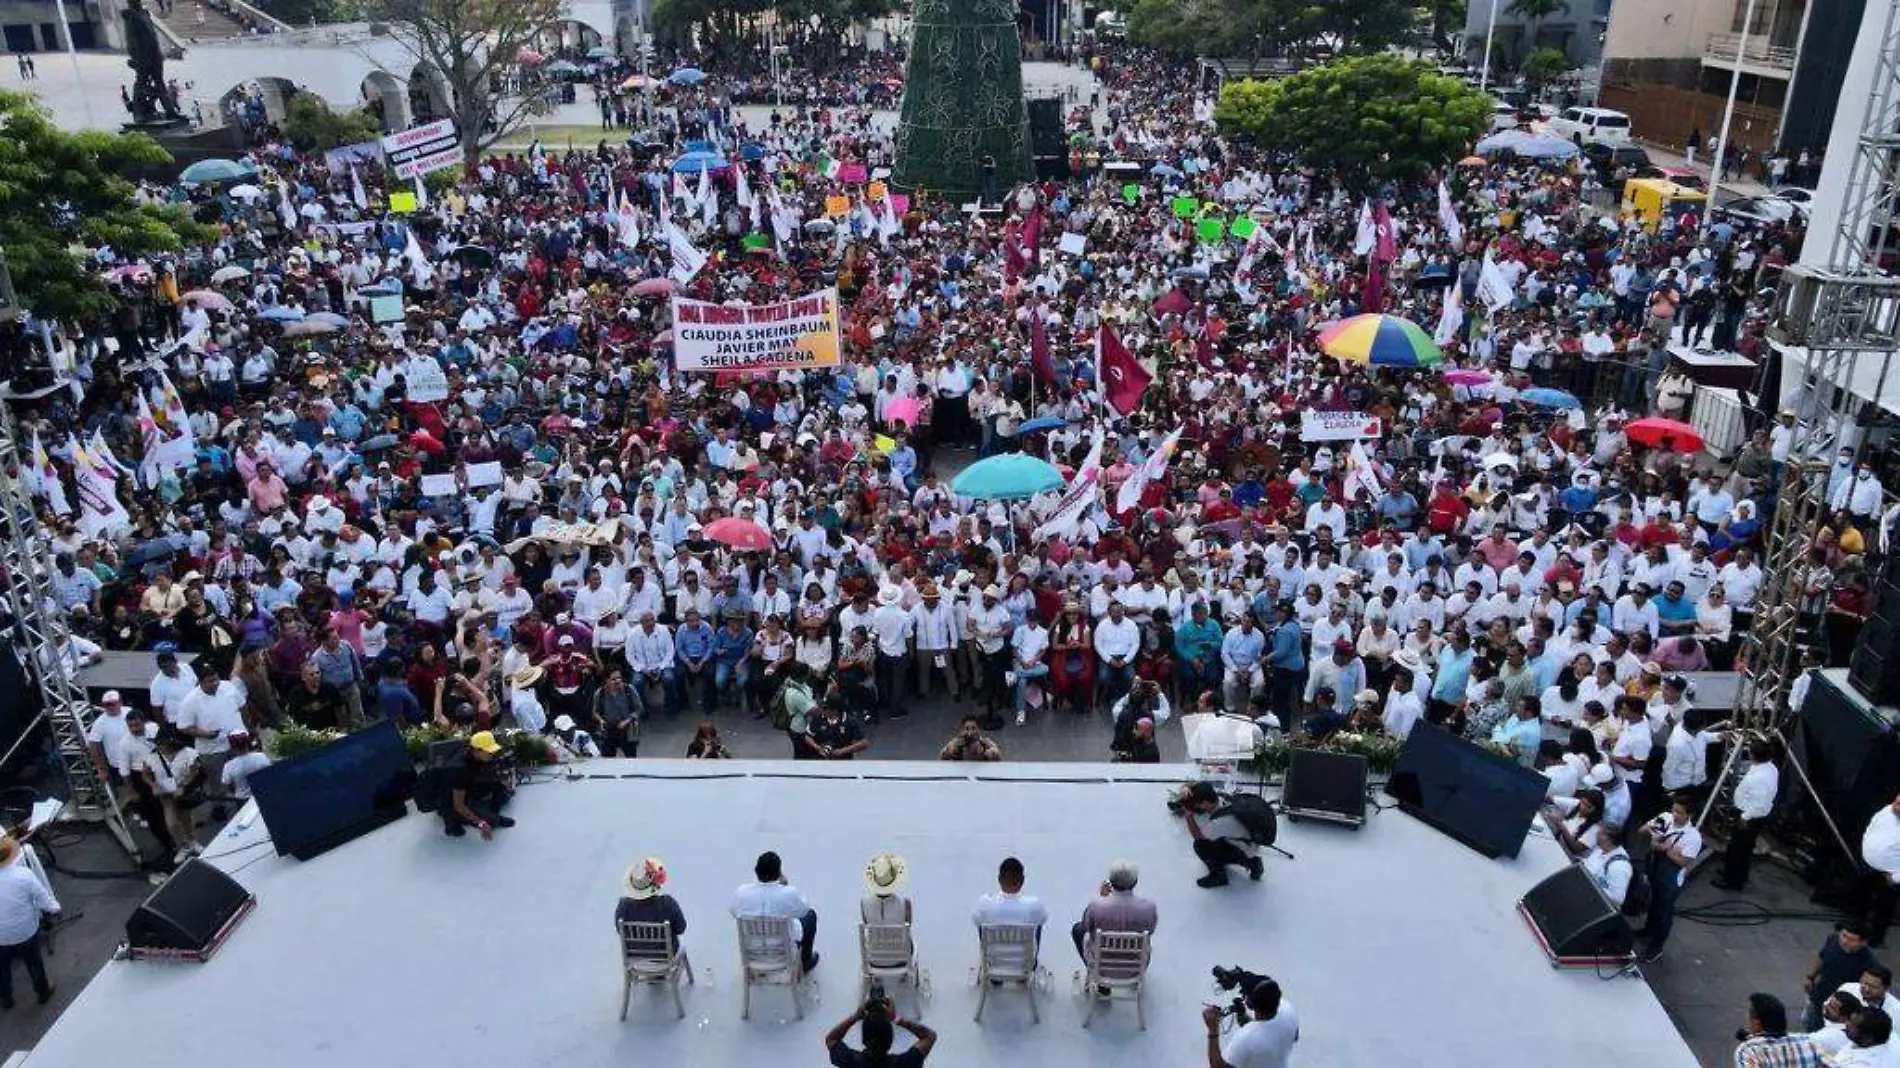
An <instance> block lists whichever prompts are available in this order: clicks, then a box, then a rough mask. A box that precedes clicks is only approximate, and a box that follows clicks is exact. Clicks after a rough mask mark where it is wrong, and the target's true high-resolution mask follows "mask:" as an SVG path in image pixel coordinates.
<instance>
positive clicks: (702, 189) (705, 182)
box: [693, 167, 713, 211]
mask: <svg viewBox="0 0 1900 1068" xmlns="http://www.w3.org/2000/svg"><path fill="white" fill-rule="evenodd" d="M712 199H713V187H712V168H711V167H701V168H700V169H699V191H698V192H696V193H694V194H693V203H694V204H697V205H699V207H700V210H702V211H703V210H705V207H706V202H707V201H709V200H712Z"/></svg>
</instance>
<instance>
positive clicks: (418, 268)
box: [402, 226, 435, 280]
mask: <svg viewBox="0 0 1900 1068" xmlns="http://www.w3.org/2000/svg"><path fill="white" fill-rule="evenodd" d="M402 258H403V259H404V260H405V261H406V262H407V263H408V264H409V270H410V273H412V274H414V275H415V276H416V277H417V278H418V279H423V280H426V279H429V278H431V277H433V276H434V275H435V267H434V265H432V264H430V262H429V257H428V254H427V253H425V252H423V251H422V242H420V241H417V240H416V228H415V227H413V226H410V227H406V228H405V234H404V237H403V245H402Z"/></svg>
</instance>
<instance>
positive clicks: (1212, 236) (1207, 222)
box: [1194, 219, 1227, 241]
mask: <svg viewBox="0 0 1900 1068" xmlns="http://www.w3.org/2000/svg"><path fill="white" fill-rule="evenodd" d="M1226 233H1227V225H1226V224H1225V223H1223V222H1222V221H1221V220H1219V219H1202V220H1201V221H1200V222H1198V223H1195V224H1194V236H1195V237H1198V238H1200V239H1201V240H1202V241H1219V240H1220V239H1221V237H1222V236H1224V235H1225V234H1226Z"/></svg>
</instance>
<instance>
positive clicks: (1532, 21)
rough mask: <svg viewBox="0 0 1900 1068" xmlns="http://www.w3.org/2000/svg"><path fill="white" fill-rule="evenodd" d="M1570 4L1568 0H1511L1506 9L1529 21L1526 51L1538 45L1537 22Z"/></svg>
mask: <svg viewBox="0 0 1900 1068" xmlns="http://www.w3.org/2000/svg"><path fill="white" fill-rule="evenodd" d="M1569 6H1570V5H1569V3H1568V0H1511V2H1510V4H1509V5H1507V6H1506V7H1505V9H1504V10H1506V11H1508V12H1510V13H1511V14H1513V15H1516V16H1517V17H1518V18H1521V19H1523V20H1524V21H1525V22H1526V23H1528V26H1527V27H1526V30H1525V34H1524V51H1525V53H1526V54H1528V53H1529V52H1530V51H1531V50H1532V49H1534V48H1536V47H1537V24H1538V23H1540V22H1542V21H1543V20H1545V19H1547V18H1549V17H1550V16H1552V15H1555V14H1557V13H1558V12H1560V11H1564V10H1566V9H1568V8H1569Z"/></svg>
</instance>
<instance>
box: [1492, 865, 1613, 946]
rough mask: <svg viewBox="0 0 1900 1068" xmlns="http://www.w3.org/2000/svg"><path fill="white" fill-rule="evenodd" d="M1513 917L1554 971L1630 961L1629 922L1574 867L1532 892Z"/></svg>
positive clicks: (1553, 877) (1532, 889) (1593, 883)
mask: <svg viewBox="0 0 1900 1068" xmlns="http://www.w3.org/2000/svg"><path fill="white" fill-rule="evenodd" d="M1517 913H1518V915H1519V916H1522V917H1524V923H1525V924H1526V925H1527V926H1529V927H1530V929H1531V935H1532V936H1533V937H1534V938H1536V939H1537V944H1538V946H1539V947H1541V948H1542V949H1543V951H1544V956H1545V957H1547V958H1549V960H1550V964H1551V967H1553V968H1599V967H1605V966H1620V965H1624V964H1628V963H1629V962H1630V960H1631V959H1632V954H1633V950H1634V947H1635V933H1634V932H1633V931H1631V930H1630V925H1629V921H1628V920H1626V919H1624V918H1623V914H1622V913H1621V912H1620V911H1618V910H1617V907H1616V906H1615V905H1613V904H1611V903H1610V899H1609V898H1606V897H1604V896H1603V892H1602V891H1601V890H1598V889H1597V884H1596V880H1594V879H1592V878H1590V874H1589V873H1588V872H1586V871H1584V870H1583V868H1581V867H1580V866H1578V865H1576V864H1567V865H1565V866H1564V868H1563V870H1561V871H1559V872H1558V873H1557V874H1555V875H1552V876H1551V877H1550V878H1548V879H1545V880H1544V881H1543V882H1541V883H1538V884H1537V885H1536V886H1534V887H1532V888H1531V892H1530V893H1528V894H1525V895H1524V897H1523V899H1522V900H1520V901H1519V902H1518V903H1517Z"/></svg>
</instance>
